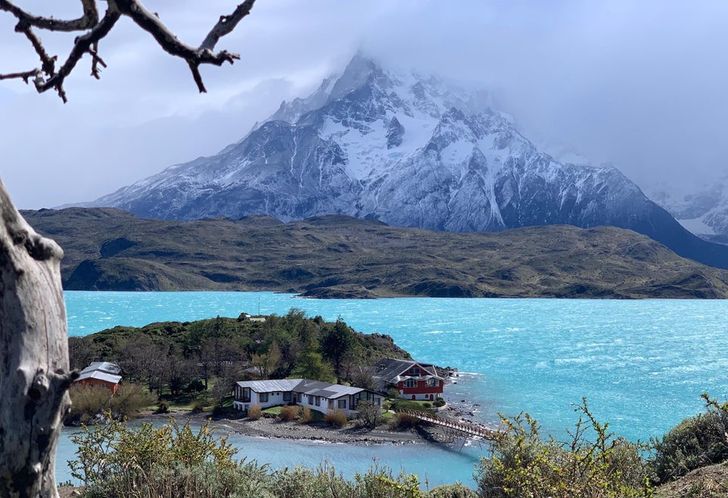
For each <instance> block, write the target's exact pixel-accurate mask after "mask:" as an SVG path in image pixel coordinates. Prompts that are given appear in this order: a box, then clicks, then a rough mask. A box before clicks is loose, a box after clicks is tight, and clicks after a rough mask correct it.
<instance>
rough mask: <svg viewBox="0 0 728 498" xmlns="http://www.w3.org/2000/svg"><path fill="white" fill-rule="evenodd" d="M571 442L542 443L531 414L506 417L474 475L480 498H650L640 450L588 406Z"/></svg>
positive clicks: (536, 424) (582, 407)
mask: <svg viewBox="0 0 728 498" xmlns="http://www.w3.org/2000/svg"><path fill="white" fill-rule="evenodd" d="M580 410H581V412H582V415H583V416H582V418H580V419H579V421H578V422H577V424H576V429H575V430H574V431H573V432H571V433H570V434H571V440H570V441H568V442H566V443H560V442H557V441H556V440H554V439H552V438H549V439H546V440H544V439H542V438H541V436H540V429H539V426H538V423H537V422H536V421H535V420H533V419H532V418H531V417H529V416H528V415H527V414H522V415H519V416H517V417H515V418H513V419H505V418H504V419H503V420H502V422H503V425H504V426H505V431H504V433H503V434H502V435H501V436H500V437H498V438H496V440H495V441H493V444H492V447H491V456H490V457H488V458H484V459H483V460H481V463H480V467H479V469H478V470H477V472H476V481H477V484H478V491H479V494H480V496H487V497H488V498H515V497H521V496H533V497H546V496H548V497H551V498H572V497H577V496H578V497H580V498H607V497H620V498H637V497H648V496H652V494H651V489H650V486H649V481H648V474H647V469H646V466H645V464H644V462H643V460H642V459H641V457H640V450H641V448H640V447H638V446H636V445H634V444H632V443H629V442H627V441H625V440H623V439H615V438H613V437H612V435H611V434H609V433H607V426H606V425H602V424H600V423H599V422H597V421H596V419H595V418H594V417H593V415H592V414H591V412H590V411H589V408H588V406H587V404H586V402H584V403H583V404H582V406H581V408H580Z"/></svg>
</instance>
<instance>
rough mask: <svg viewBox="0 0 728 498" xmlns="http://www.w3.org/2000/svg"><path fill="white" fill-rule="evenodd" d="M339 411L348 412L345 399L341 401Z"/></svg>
mask: <svg viewBox="0 0 728 498" xmlns="http://www.w3.org/2000/svg"><path fill="white" fill-rule="evenodd" d="M339 410H346V400H345V399H340V400H339Z"/></svg>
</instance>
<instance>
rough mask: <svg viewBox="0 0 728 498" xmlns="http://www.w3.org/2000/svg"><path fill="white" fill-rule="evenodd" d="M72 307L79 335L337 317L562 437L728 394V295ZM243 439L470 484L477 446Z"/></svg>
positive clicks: (643, 425)
mask: <svg viewBox="0 0 728 498" xmlns="http://www.w3.org/2000/svg"><path fill="white" fill-rule="evenodd" d="M66 302H67V305H68V321H69V333H70V334H71V335H86V334H89V333H92V332H96V331H98V330H102V329H104V328H107V327H111V326H114V325H145V324H147V323H150V322H154V321H164V320H180V321H188V320H196V319H201V318H209V317H214V316H216V315H221V316H233V317H234V316H237V315H238V314H240V313H241V312H243V311H245V312H249V313H258V312H260V313H263V314H268V313H278V314H284V313H286V312H287V311H288V310H289V309H290V308H300V309H302V310H305V311H306V312H307V313H308V314H309V315H311V316H313V315H321V316H323V317H324V318H326V319H329V320H334V319H336V318H337V317H338V316H341V317H342V318H343V319H344V320H345V321H346V322H347V323H349V324H350V325H351V326H353V327H354V328H355V329H357V330H359V331H361V332H383V333H387V334H389V335H391V336H392V337H393V338H394V340H395V341H396V342H397V344H399V345H400V346H402V347H403V348H405V349H406V350H408V351H410V352H411V353H412V354H413V356H415V357H416V358H418V359H420V360H422V361H427V362H433V363H437V364H439V365H443V366H452V367H455V368H458V369H459V370H460V371H461V372H464V373H467V375H464V376H463V377H462V378H461V381H460V382H459V383H458V384H457V385H452V386H448V388H447V390H448V392H449V394H450V396H452V397H457V398H463V399H472V400H474V401H475V402H477V403H479V404H480V411H479V412H478V413H477V415H478V416H479V417H480V418H482V419H483V420H485V421H492V420H495V419H496V418H497V414H498V413H505V414H509V415H513V414H516V413H518V412H520V411H528V412H529V413H531V414H532V415H534V416H535V417H536V418H538V419H539V420H540V421H541V422H542V424H543V426H544V428H545V429H546V430H548V431H549V432H552V433H554V434H556V435H557V436H558V435H560V434H563V431H564V429H566V428H567V427H569V426H571V425H572V424H573V422H574V421H575V419H576V414H575V413H574V409H573V408H574V405H575V404H578V403H579V402H580V400H581V398H582V397H587V398H588V400H589V403H590V406H591V407H592V409H593V411H594V413H595V414H596V415H597V417H598V418H600V419H601V420H606V421H609V422H610V426H611V429H612V430H613V431H614V432H616V433H619V434H622V435H624V436H626V437H628V438H630V439H633V440H638V439H640V440H646V439H648V438H649V437H651V436H658V435H660V434H662V433H664V432H665V431H666V430H667V429H669V428H670V427H672V426H673V425H675V424H676V423H677V422H679V421H680V420H681V419H683V418H685V417H687V416H689V415H692V414H694V413H696V412H698V411H700V410H701V408H702V403H701V400H700V394H701V393H702V392H709V393H711V394H712V395H713V396H714V397H717V398H722V399H725V398H727V397H728V321H726V317H727V316H728V315H727V313H728V301H688V300H646V301H607V300H599V301H597V300H556V299H431V298H398V299H379V300H348V299H341V300H338V299H337V300H312V299H303V298H300V297H296V296H294V295H290V294H275V293H269V292H250V293H247V292H172V293H124V292H67V293H66ZM238 437H239V436H238ZM239 443H240V446H241V448H242V453H243V454H244V455H252V456H253V457H255V458H258V459H259V460H260V461H266V460H265V458H268V461H270V462H271V463H273V464H274V465H288V464H290V463H291V462H293V463H301V462H303V461H309V462H310V461H320V460H322V459H326V458H329V459H330V460H332V461H334V462H335V463H336V466H337V468H339V467H341V468H342V469H344V470H345V471H346V472H349V473H350V472H353V471H354V470H364V469H365V468H366V467H367V466H368V465H369V464H370V463H371V458H369V457H368V455H369V456H371V455H377V456H378V458H379V462H380V463H383V464H388V465H391V466H393V467H394V468H396V469H399V468H409V469H410V470H416V469H424V470H423V472H424V473H426V474H427V475H428V476H430V478H431V481H432V482H434V483H436V482H451V481H453V480H456V479H460V480H464V481H466V482H467V481H469V480H470V476H471V474H472V465H473V458H474V457H475V456H476V455H477V452H476V450H475V449H472V448H471V449H469V450H467V451H466V453H465V454H457V453H445V454H440V453H438V452H439V451H440V450H435V449H431V450H428V451H427V452H423V451H422V450H421V448H420V449H419V450H417V449H413V448H412V447H398V446H387V447H374V448H363V449H362V448H356V447H347V446H343V447H338V446H339V445H316V444H299V443H291V442H282V441H276V442H274V443H275V444H273V445H271V444H270V443H267V442H264V441H261V440H250V438H247V439H246V438H240V440H239ZM292 448H295V451H294V450H292ZM304 452H305V454H306V456H307V457H308V459H307V460H303V458H304V457H303V454H304ZM408 452H412V454H408ZM292 455H295V456H292ZM298 455H301V458H298ZM261 457H262V458H261ZM414 457H416V458H417V464H415V465H413V464H412V463H411V458H414ZM428 462H429V464H431V465H428ZM465 462H468V463H467V465H464V463H465Z"/></svg>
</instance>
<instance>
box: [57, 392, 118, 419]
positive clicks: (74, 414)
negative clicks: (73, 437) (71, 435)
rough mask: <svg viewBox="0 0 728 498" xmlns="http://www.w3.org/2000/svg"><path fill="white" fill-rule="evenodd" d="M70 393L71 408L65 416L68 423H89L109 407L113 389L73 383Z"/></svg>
mask: <svg viewBox="0 0 728 498" xmlns="http://www.w3.org/2000/svg"><path fill="white" fill-rule="evenodd" d="M68 393H69V394H70V396H71V410H70V411H69V412H68V415H66V417H65V423H66V424H69V425H70V424H74V425H75V424H79V423H83V424H85V423H88V422H89V421H90V420H91V419H92V418H94V417H95V416H97V415H99V414H101V413H103V412H105V411H107V410H108V409H109V403H110V402H111V391H109V390H108V389H107V388H105V387H102V386H92V385H84V384H73V385H71V388H70V389H69V390H68Z"/></svg>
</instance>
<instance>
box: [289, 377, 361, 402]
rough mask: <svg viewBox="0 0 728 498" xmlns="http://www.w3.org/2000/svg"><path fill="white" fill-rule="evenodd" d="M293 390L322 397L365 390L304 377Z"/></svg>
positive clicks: (344, 394) (330, 397)
mask: <svg viewBox="0 0 728 498" xmlns="http://www.w3.org/2000/svg"><path fill="white" fill-rule="evenodd" d="M294 391H296V392H297V393H302V394H309V395H311V396H323V397H324V398H329V399H334V398H340V397H341V396H348V395H351V394H358V393H360V392H362V391H366V389H362V388H361V387H351V386H342V385H340V384H330V383H328V382H321V381H318V380H305V379H304V380H303V381H301V383H300V384H299V385H298V386H296V388H295V389H294Z"/></svg>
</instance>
